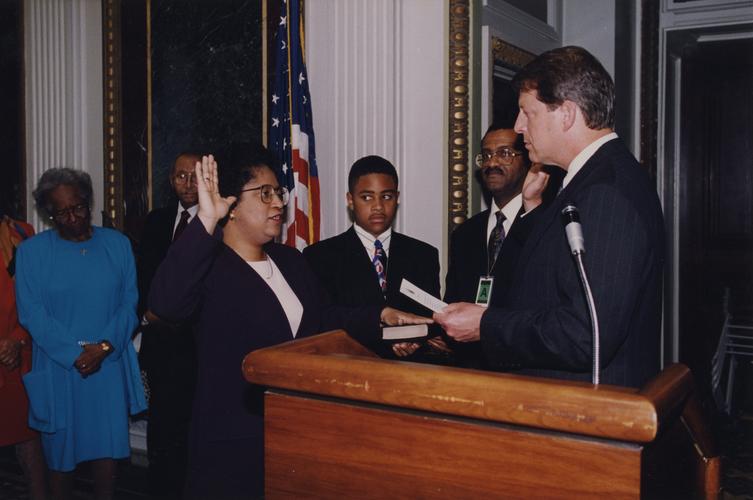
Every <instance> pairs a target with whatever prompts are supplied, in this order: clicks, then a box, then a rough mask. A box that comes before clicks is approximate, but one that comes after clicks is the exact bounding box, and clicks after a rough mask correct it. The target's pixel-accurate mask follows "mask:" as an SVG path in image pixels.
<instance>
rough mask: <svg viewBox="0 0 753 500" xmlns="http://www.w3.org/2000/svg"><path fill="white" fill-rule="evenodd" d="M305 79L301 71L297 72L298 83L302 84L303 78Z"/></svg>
mask: <svg viewBox="0 0 753 500" xmlns="http://www.w3.org/2000/svg"><path fill="white" fill-rule="evenodd" d="M305 79H306V78H304V76H303V72H301V73H299V74H298V85H300V84H302V83H303V80H305Z"/></svg>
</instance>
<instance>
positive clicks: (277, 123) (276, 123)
mask: <svg viewBox="0 0 753 500" xmlns="http://www.w3.org/2000/svg"><path fill="white" fill-rule="evenodd" d="M272 126H273V127H279V126H280V119H279V118H272Z"/></svg>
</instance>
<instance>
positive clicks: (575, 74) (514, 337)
mask: <svg viewBox="0 0 753 500" xmlns="http://www.w3.org/2000/svg"><path fill="white" fill-rule="evenodd" d="M513 86H514V87H515V88H516V89H517V90H518V92H519V98H518V105H519V107H520V112H519V114H518V119H517V121H516V123H515V130H516V131H517V132H519V133H522V134H523V137H524V140H525V147H526V148H527V149H528V151H529V154H530V157H531V160H532V161H535V162H540V163H544V164H548V165H557V166H560V167H562V168H563V169H565V170H567V175H566V176H565V178H564V180H563V182H562V185H563V188H562V191H561V192H560V193H559V194H558V195H557V198H556V199H555V200H554V201H553V202H552V203H551V204H550V206H549V207H548V208H546V209H545V211H544V212H543V213H542V214H541V216H540V218H539V219H538V220H537V221H536V225H535V227H534V228H533V229H532V231H531V233H530V234H529V235H528V237H527V238H526V241H525V244H524V245H523V248H522V249H521V252H520V256H519V258H518V264H517V267H516V269H515V273H514V275H513V278H512V282H511V284H510V289H509V294H508V298H507V299H506V300H505V301H504V304H503V305H502V306H501V307H490V308H488V309H487V308H484V307H481V306H478V305H475V304H468V303H456V304H450V305H449V306H447V307H446V308H445V309H444V310H443V311H442V312H440V313H437V314H435V316H434V318H435V319H436V321H437V322H438V323H440V324H441V325H442V326H443V327H444V328H445V330H446V331H447V333H448V335H450V336H451V337H453V338H454V339H455V340H458V341H474V340H479V339H480V340H481V342H482V346H483V349H484V352H485V355H486V356H487V357H488V358H489V359H490V361H492V362H493V363H494V364H498V365H501V366H505V367H507V368H508V369H509V368H513V367H514V368H515V369H518V370H520V372H521V373H525V374H530V375H538V376H544V377H553V378H564V379H574V380H590V379H591V363H592V347H593V342H592V334H591V321H590V317H589V312H588V308H587V304H586V301H585V298H584V294H583V290H582V287H581V284H580V280H579V277H578V273H577V268H576V265H575V263H574V261H573V258H572V256H571V253H570V248H569V246H568V241H567V238H566V235H565V230H564V225H563V223H562V216H561V212H562V209H563V208H564V207H565V206H567V205H570V204H572V205H575V206H576V207H577V208H578V210H579V211H580V220H581V223H582V227H583V235H584V238H585V246H586V254H585V256H584V262H585V268H586V271H587V273H588V277H589V280H590V284H591V289H592V292H593V295H594V300H595V304H596V311H597V316H598V320H599V326H600V329H601V381H602V383H607V384H615V385H624V386H632V387H638V386H641V385H642V384H644V383H645V382H646V381H647V380H648V379H650V378H651V377H652V376H653V375H655V374H656V373H657V372H658V371H659V341H660V337H659V334H660V323H661V284H662V266H663V260H664V226H663V219H662V213H661V207H660V204H659V199H658V196H657V194H656V189H655V187H654V185H653V184H652V182H651V180H650V178H649V176H648V174H647V172H646V171H645V170H644V169H643V168H642V167H641V166H640V165H639V164H638V162H637V161H636V160H635V158H634V157H633V155H632V154H631V153H630V151H628V149H627V148H626V147H625V145H624V144H623V143H622V141H621V140H620V139H619V138H618V137H617V135H616V134H615V133H614V132H613V128H614V83H613V82H612V79H611V77H610V76H609V74H608V73H607V72H606V70H605V69H604V67H603V66H602V65H601V64H600V63H599V62H598V61H597V60H596V58H594V57H593V55H591V54H590V53H588V52H587V51H586V50H584V49H582V48H580V47H563V48H559V49H554V50H551V51H549V52H545V53H543V54H541V55H540V56H538V57H537V58H536V59H534V60H533V61H532V62H531V63H529V64H528V65H527V66H526V67H524V68H523V69H522V70H521V71H520V72H519V73H518V74H517V75H516V76H515V78H514V79H513Z"/></svg>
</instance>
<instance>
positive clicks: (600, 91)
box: [512, 46, 614, 130]
mask: <svg viewBox="0 0 753 500" xmlns="http://www.w3.org/2000/svg"><path fill="white" fill-rule="evenodd" d="M512 86H513V88H514V89H515V90H517V91H518V92H519V93H520V92H525V91H531V90H535V91H536V92H537V94H538V99H539V101H541V102H543V103H544V104H546V105H547V107H548V108H549V109H550V110H551V109H554V108H556V107H558V106H560V105H561V104H562V103H563V102H565V100H568V101H572V102H574V103H576V104H577V105H578V106H579V107H580V109H581V111H582V112H583V116H584V118H585V120H586V125H587V126H588V127H589V128H591V129H593V130H599V129H603V128H614V82H613V81H612V77H611V76H609V73H608V72H607V70H606V69H604V66H602V65H601V63H600V62H599V61H598V60H597V59H596V58H595V57H594V56H593V55H592V54H591V53H590V52H588V51H587V50H586V49H584V48H583V47H576V46H568V47H560V48H557V49H553V50H549V51H547V52H544V53H542V54H540V55H539V56H538V57H536V58H535V59H534V60H533V61H531V62H530V63H528V64H527V65H526V66H525V67H523V69H521V70H520V71H518V73H517V74H516V75H515V77H514V78H513V79H512Z"/></svg>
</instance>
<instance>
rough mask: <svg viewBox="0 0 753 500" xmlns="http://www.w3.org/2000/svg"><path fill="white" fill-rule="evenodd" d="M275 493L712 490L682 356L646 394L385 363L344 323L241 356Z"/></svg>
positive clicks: (703, 435) (664, 494)
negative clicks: (260, 412)
mask: <svg viewBox="0 0 753 500" xmlns="http://www.w3.org/2000/svg"><path fill="white" fill-rule="evenodd" d="M243 368H244V373H245V375H246V378H247V380H249V381H250V382H253V383H256V384H260V385H264V386H267V387H268V391H267V393H266V396H265V417H264V421H265V467H266V472H265V476H266V494H267V498H270V499H276V498H338V499H341V498H359V499H361V498H453V499H460V498H478V499H485V498H586V497H590V498H610V500H612V499H616V498H639V497H642V498H698V497H701V498H716V497H717V496H718V494H719V473H720V468H719V457H718V456H717V453H716V450H715V448H714V445H713V442H712V440H711V439H710V435H709V433H708V430H707V427H706V425H705V422H704V420H703V418H702V416H701V412H700V406H699V404H698V402H697V399H696V396H695V393H694V388H693V380H692V377H691V374H690V372H689V370H688V369H687V368H686V367H685V366H683V365H672V366H670V367H669V368H667V369H666V370H664V372H662V373H661V374H660V375H659V376H657V377H656V378H655V379H653V380H652V381H651V382H649V383H648V384H647V385H646V387H644V388H643V389H642V390H635V389H629V388H624V387H615V386H605V385H601V386H598V387H595V386H593V385H591V384H587V383H580V382H567V381H558V380H551V379H542V378H533V377H523V376H518V375H509V374H499V373H491V372H481V371H475V370H466V369H460V368H448V367H442V366H434V365H426V364H417V363H408V362H401V361H388V360H383V359H380V358H378V357H376V356H375V355H374V354H373V353H371V352H370V351H369V350H367V349H366V348H364V347H363V346H361V345H360V344H359V343H357V342H356V341H355V340H353V339H351V338H350V337H349V336H348V335H347V334H346V333H345V332H343V331H336V332H329V333H325V334H322V335H318V336H316V337H310V338H306V339H301V340H297V341H294V342H289V343H286V344H282V345H279V346H275V347H270V348H267V349H261V350H259V351H255V352H252V353H250V354H249V355H248V356H246V359H245V361H244V364H243Z"/></svg>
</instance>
